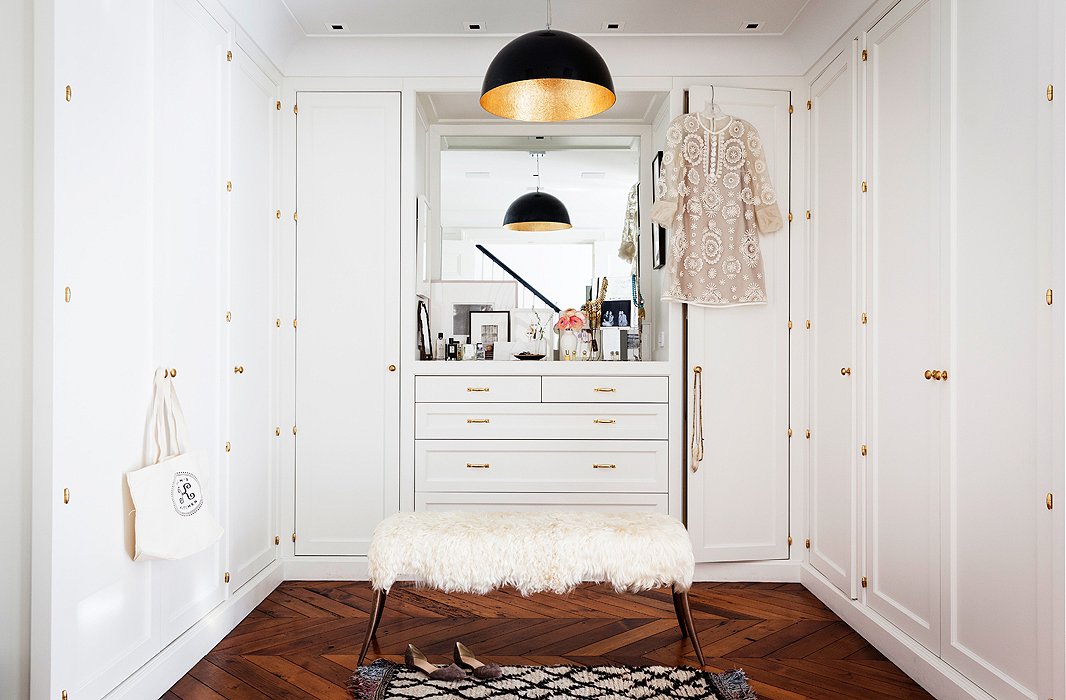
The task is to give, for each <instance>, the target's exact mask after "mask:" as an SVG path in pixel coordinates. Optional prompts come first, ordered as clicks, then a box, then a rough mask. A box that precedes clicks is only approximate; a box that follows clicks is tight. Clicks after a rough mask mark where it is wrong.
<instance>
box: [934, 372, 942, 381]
mask: <svg viewBox="0 0 1066 700" xmlns="http://www.w3.org/2000/svg"><path fill="white" fill-rule="evenodd" d="M943 378H944V373H943V372H941V371H940V370H938V369H934V370H933V379H935V380H937V381H938V382H939V381H940V380H941V379H943Z"/></svg>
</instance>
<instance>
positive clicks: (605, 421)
mask: <svg viewBox="0 0 1066 700" xmlns="http://www.w3.org/2000/svg"><path fill="white" fill-rule="evenodd" d="M592 422H593V423H602V424H603V425H611V424H612V423H617V422H618V421H616V420H615V419H614V418H593V419H592Z"/></svg>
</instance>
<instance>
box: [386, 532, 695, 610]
mask: <svg viewBox="0 0 1066 700" xmlns="http://www.w3.org/2000/svg"><path fill="white" fill-rule="evenodd" d="M368 559H369V562H368V563H369V571H370V582H371V584H372V585H373V587H374V588H375V589H384V590H386V591H387V590H388V589H389V588H391V587H392V584H394V583H395V582H396V581H398V580H402V579H404V578H408V577H410V578H414V580H416V581H417V582H419V583H420V584H422V585H424V586H428V587H431V588H436V589H439V590H442V591H447V592H455V591H459V592H465V593H477V594H484V593H488V592H489V591H492V590H495V589H497V588H501V587H504V586H511V587H513V588H516V589H518V591H519V592H521V593H522V594H523V595H529V594H530V593H536V592H540V591H552V592H554V593H566V592H568V591H570V590H572V589H573V588H574V587H575V586H577V585H578V584H579V583H581V582H583V581H589V582H596V583H610V584H611V585H612V586H614V588H615V590H618V591H643V590H647V589H649V588H658V587H662V586H671V585H673V586H675V587H676V588H677V590H678V591H687V590H688V589H689V587H690V586H691V585H692V574H693V570H694V568H695V563H694V558H693V555H692V543H691V541H690V540H689V537H688V531H686V530H685V527H684V526H683V525H682V524H681V523H680V522H678V521H677V520H675V519H674V518H672V517H670V516H668V515H658V514H653V513H548V512H516V513H491V512H474V513H469V512H423V513H397V514H395V515H391V516H389V517H388V518H386V519H385V520H383V521H381V523H380V524H379V525H378V526H377V528H376V529H375V530H374V536H373V539H372V540H371V542H370V551H369V557H368Z"/></svg>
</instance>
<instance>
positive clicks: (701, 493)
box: [688, 87, 790, 562]
mask: <svg viewBox="0 0 1066 700" xmlns="http://www.w3.org/2000/svg"><path fill="white" fill-rule="evenodd" d="M709 99H710V88H704V87H693V88H692V89H691V90H690V91H689V104H690V109H691V110H693V111H696V110H702V109H703V108H704V105H705V103H706V102H707V100H709ZM715 101H716V102H717V103H718V104H719V105H720V106H721V107H722V109H723V110H725V111H726V112H727V113H729V114H732V115H734V116H737V117H740V118H742V119H745V120H747V121H748V122H750V123H751V124H752V125H753V126H754V127H755V128H756V129H757V130H758V131H759V134H760V136H762V140H763V148H764V150H765V151H766V158H767V164H768V166H769V168H770V170H771V172H772V174H773V183H774V186H775V188H776V190H777V193H778V202H779V203H780V206H781V212H782V216H784V215H785V213H786V212H787V210H788V202H789V161H790V132H789V114H788V106H789V102H790V95H789V93H788V92H787V91H782V90H749V89H744V88H716V90H715ZM760 247H761V249H762V255H763V266H764V269H765V271H766V277H767V279H766V291H767V295H768V298H769V303H768V304H765V305H751V306H739V307H731V308H722V309H707V308H702V307H697V306H689V307H688V365H689V372H688V381H689V382H691V381H692V377H693V373H692V368H693V367H695V366H697V365H699V366H700V367H702V368H703V371H702V379H703V429H704V435H705V445H706V456H705V459H704V461H703V463H702V464H701V465H700V467H699V470H698V471H696V472H695V473H692V472H691V471H690V472H689V474H688V529H689V534H690V535H691V537H692V542H693V547H694V548H695V552H696V561H701V562H710V561H742V560H755V559H786V558H788V478H789V471H788V470H789V463H788V435H787V432H786V431H787V430H788V341H789V338H788V315H789V314H788V308H789V286H788V279H789V244H788V228H787V226H786V227H785V228H783V229H781V230H780V231H776V232H774V233H768V234H762V237H761V240H760ZM690 388H691V387H690ZM691 399H692V397H691V395H690V396H689V401H690V403H691ZM689 419H690V421H691V420H692V407H691V406H689ZM690 430H691V424H690Z"/></svg>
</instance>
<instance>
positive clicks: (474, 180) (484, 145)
mask: <svg viewBox="0 0 1066 700" xmlns="http://www.w3.org/2000/svg"><path fill="white" fill-rule="evenodd" d="M439 162H440V172H439V177H440V179H439V183H440V190H439V200H438V201H439V209H438V212H439V227H438V228H437V231H439V241H437V242H436V243H437V245H436V246H434V247H435V249H436V251H437V261H436V266H437V271H438V275H437V277H436V280H437V285H443V286H444V287H446V288H447V289H441V290H439V291H438V292H437V293H435V294H434V297H436V298H435V303H436V302H438V301H440V302H446V303H448V304H450V297H452V296H456V295H455V294H454V293H453V292H452V290H455V289H459V290H466V289H473V288H474V286H476V285H478V284H494V283H498V284H500V285H511V286H513V290H512V289H511V286H506V287H503V288H501V289H502V291H501V292H499V293H500V294H503V295H504V296H507V297H508V299H509V298H510V294H511V293H512V291H513V295H514V302H513V307H514V308H515V309H516V311H517V312H518V316H520V317H521V318H518V319H514V320H513V323H512V326H513V331H512V333H511V335H512V339H514V340H516V341H521V340H523V339H525V338H524V332H525V330H526V329H525V327H524V322H525V318H524V315H523V313H524V314H525V315H528V310H530V309H538V308H540V309H548V310H550V311H554V309H556V308H557V309H563V310H565V309H567V308H577V309H581V308H582V305H584V304H585V303H586V301H587V299H588V295H589V293H590V290H591V293H592V296H593V297H594V298H596V297H598V296H599V295H600V290H601V287H602V285H603V281H604V280H606V282H607V292H606V295H605V296H604V302H605V303H604V304H603V309H604V312H603V313H602V314H601V319H600V320H601V322H602V325H603V326H605V327H608V326H613V327H619V328H621V327H629V328H632V329H634V330H633V331H632V333H633V335H637V333H638V326H639V323H638V319H637V315H638V309H637V300H635V299H634V285H633V281H634V274H637V276H638V279H639V273H640V271H641V268H642V265H641V264H640V258H641V257H644V258H645V259H648V260H650V256H649V255H646V254H645V255H643V256H642V255H640V254H639V251H638V246H639V245H640V238H641V236H640V234H641V230H640V212H639V205H638V202H639V199H640V198H639V197H638V196H637V192H638V190H637V189H636V188H637V187H638V184H639V183H640V180H641V175H642V172H641V171H642V168H641V138H640V136H637V135H582V136H557V135H547V136H531V135H507V136H501V135H491V136H487V135H467V134H463V135H442V136H441V137H440V161H439ZM538 172H539V175H538ZM648 179H649V177H646V178H645V180H648ZM650 186H651V183H650V182H648V184H646V185H645V187H650ZM538 188H539V190H540V191H542V192H545V193H547V194H549V195H552V196H554V197H555V198H557V199H558V200H559V201H560V202H562V205H563V206H564V207H565V209H566V212H567V213H568V215H569V220H570V221H569V222H570V224H571V225H572V227H571V228H566V229H562V230H535V231H524V230H511V229H509V228H505V227H504V216H505V213H506V212H507V211H508V208H509V207H511V205H512V203H514V201H515V200H516V199H518V198H520V197H522V196H523V195H527V194H528V193H531V192H536V191H538ZM627 221H628V222H629V223H628V225H627ZM644 238H645V239H646V240H645V243H644V245H648V246H650V245H651V238H650V235H648V236H644ZM512 283H513V284H512ZM486 289H487V288H486ZM643 291H644V293H645V294H646V293H647V290H646V289H645V290H643ZM493 293H494V294H496V293H497V291H496V290H495V289H494V290H493ZM459 296H462V295H461V294H460V295H459ZM443 297H449V299H445V298H443ZM456 298H457V299H458V297H456ZM460 301H467V300H465V299H460ZM471 303H472V302H471ZM505 303H507V302H506V301H498V302H497V305H496V308H499V305H500V304H505ZM448 308H451V306H449V307H448ZM523 309H524V310H526V311H525V312H522V311H521V310H523ZM443 313H446V312H445V311H444V310H442V314H443ZM548 315H549V316H554V318H558V313H557V312H556V313H554V314H548ZM541 316H545V314H541ZM542 320H547V319H542ZM441 321H442V322H443V323H441V322H438V325H437V327H438V328H441V326H442V325H443V329H442V330H444V331H445V332H447V330H448V329H449V327H451V328H462V329H465V327H466V326H465V324H464V323H463V321H462V319H458V320H456V321H454V322H451V321H449V319H447V318H444V317H442V318H441ZM549 337H551V334H550V333H549ZM637 350H639V348H634V352H631V353H629V356H628V357H626V353H624V352H623V353H620V356H621V357H626V359H636V357H637V356H639V352H637ZM600 359H612V358H611V357H609V356H605V357H602V358H600Z"/></svg>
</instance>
